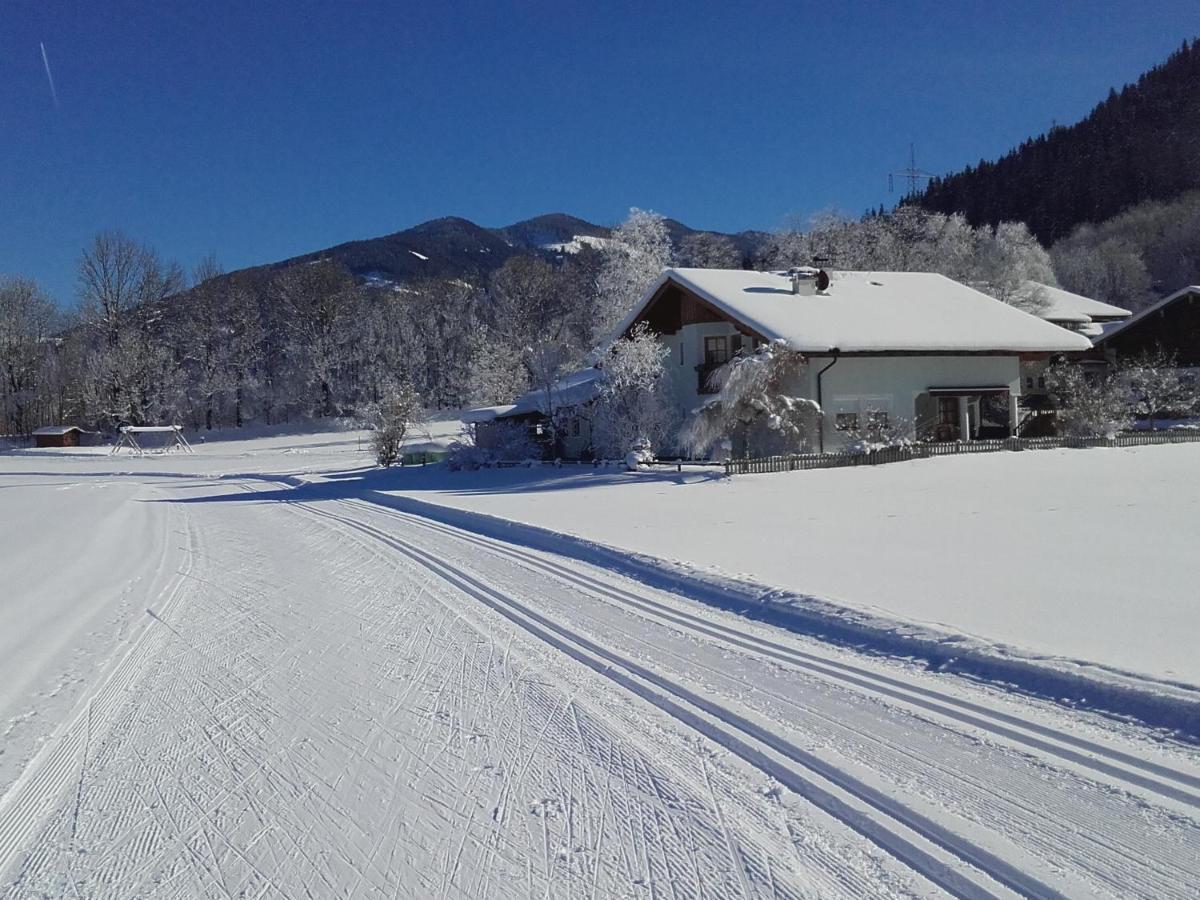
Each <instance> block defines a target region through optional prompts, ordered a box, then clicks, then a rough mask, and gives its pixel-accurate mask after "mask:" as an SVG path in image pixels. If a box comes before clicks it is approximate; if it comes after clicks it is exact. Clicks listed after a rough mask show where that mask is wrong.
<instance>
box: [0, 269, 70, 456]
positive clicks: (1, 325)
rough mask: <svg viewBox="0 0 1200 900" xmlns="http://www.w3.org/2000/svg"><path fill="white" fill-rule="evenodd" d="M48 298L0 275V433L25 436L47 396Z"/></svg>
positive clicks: (51, 315) (53, 315)
mask: <svg viewBox="0 0 1200 900" xmlns="http://www.w3.org/2000/svg"><path fill="white" fill-rule="evenodd" d="M57 320H58V313H57V310H56V309H55V306H54V303H53V301H51V300H50V298H49V297H47V296H46V295H45V294H44V293H43V292H42V290H41V288H39V287H38V286H37V284H36V283H35V282H33V281H31V280H29V279H26V278H10V277H6V276H0V435H10V434H28V433H29V432H30V431H32V430H33V429H35V428H37V427H38V425H40V424H42V423H40V422H36V421H35V420H36V418H37V415H38V409H39V407H41V406H43V405H44V404H45V402H46V400H47V399H48V398H47V388H48V375H49V371H48V367H49V364H50V362H51V354H52V353H53V352H54V350H53V349H52V348H51V346H50V337H51V332H52V330H53V328H54V325H55V323H56V322H57Z"/></svg>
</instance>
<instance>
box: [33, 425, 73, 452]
mask: <svg viewBox="0 0 1200 900" xmlns="http://www.w3.org/2000/svg"><path fill="white" fill-rule="evenodd" d="M83 434H84V431H83V429H82V428H80V427H79V426H78V425H47V426H46V427H45V428H39V429H38V430H37V431H35V432H34V433H33V443H34V446H35V447H78V446H79V444H80V438H82V437H83Z"/></svg>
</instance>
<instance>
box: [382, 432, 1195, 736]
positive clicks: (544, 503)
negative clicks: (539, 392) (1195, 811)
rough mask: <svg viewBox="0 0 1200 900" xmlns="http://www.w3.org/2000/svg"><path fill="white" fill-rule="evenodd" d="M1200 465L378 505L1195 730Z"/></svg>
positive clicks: (604, 488)
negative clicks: (1197, 476)
mask: <svg viewBox="0 0 1200 900" xmlns="http://www.w3.org/2000/svg"><path fill="white" fill-rule="evenodd" d="M1198 464H1200V447H1196V446H1191V445H1187V446H1167V447H1146V448H1135V449H1127V450H1100V451H1072V450H1061V451H1045V452H1038V453H1025V454H988V455H981V456H975V457H963V458H950V459H937V460H927V461H920V462H914V463H906V464H902V465H894V466H880V467H878V468H870V469H853V470H829V471H818V472H805V473H795V474H786V475H785V474H781V475H765V476H750V477H742V478H735V479H732V480H729V479H724V478H718V477H715V476H709V475H705V474H700V473H690V474H689V473H686V472H685V473H683V474H676V473H645V474H640V475H637V476H627V475H623V474H616V473H613V472H611V470H610V471H608V472H604V471H600V472H593V471H592V470H590V469H589V470H584V471H579V470H575V469H574V468H573V467H564V468H563V469H546V468H539V469H534V470H527V469H516V470H501V471H483V472H476V473H459V474H455V473H447V472H444V471H442V470H440V469H436V470H424V471H413V470H409V471H405V472H403V473H398V474H397V475H396V476H395V477H394V478H392V479H389V483H390V484H391V488H390V489H389V490H388V491H387V495H386V496H387V497H388V498H389V499H388V500H387V501H386V502H389V503H393V504H400V505H404V506H406V507H407V508H409V509H411V510H413V511H420V512H422V513H423V514H425V515H430V516H433V517H436V518H441V519H443V520H446V521H452V522H454V523H455V524H458V525H460V526H464V527H469V528H472V529H474V530H481V531H487V532H488V533H491V534H494V535H496V536H501V537H504V538H505V539H506V540H511V541H517V542H520V543H527V544H532V545H535V546H538V547H542V548H545V549H552V550H554V551H555V552H559V553H567V554H569V555H573V556H577V557H580V558H584V559H587V560H589V561H591V562H594V563H598V564H601V565H605V566H607V567H609V568H616V569H621V570H623V571H626V572H628V573H630V574H633V575H635V576H636V577H638V578H640V579H643V580H650V581H652V582H653V583H656V584H658V585H660V586H665V587H671V588H672V589H674V590H676V591H679V592H681V593H685V594H687V595H688V596H693V597H695V598H696V599H700V600H703V601H705V602H708V603H712V604H715V605H719V606H723V607H726V608H734V609H738V610H740V611H743V612H745V613H747V614H751V615H755V616H757V617H760V618H766V619H769V620H771V621H774V622H776V623H777V624H783V625H786V626H787V627H790V628H793V629H797V630H801V631H805V632H809V633H819V634H822V635H826V636H828V637H831V638H835V639H838V640H843V641H846V642H849V643H853V644H856V645H859V646H865V647H867V648H871V649H874V650H877V651H879V652H884V653H889V654H894V655H900V656H912V657H916V658H920V659H924V660H927V661H928V662H930V663H931V664H933V665H936V666H938V667H940V668H944V669H948V670H954V671H961V672H965V673H969V674H974V675H979V676H981V677H986V678H989V679H998V680H1002V681H1011V682H1014V683H1016V684H1019V685H1021V686H1022V687H1023V688H1025V689H1028V690H1032V691H1035V692H1037V693H1039V694H1043V695H1047V696H1054V697H1059V698H1066V699H1070V700H1071V701H1072V702H1078V703H1081V704H1084V705H1089V706H1095V707H1099V708H1105V709H1108V710H1110V711H1117V712H1127V713H1129V714H1132V715H1136V716H1138V717H1140V718H1143V719H1145V720H1147V721H1151V722H1155V723H1158V724H1162V725H1166V726H1168V727H1173V728H1180V729H1181V730H1185V731H1187V732H1188V733H1190V734H1193V735H1200V690H1198V689H1197V686H1200V659H1198V658H1197V657H1196V655H1195V653H1194V643H1195V637H1196V634H1197V632H1198V623H1200V601H1197V598H1196V592H1197V583H1198V581H1200V578H1198V575H1200V564H1198V562H1197V559H1196V556H1195V554H1194V551H1193V546H1192V545H1193V543H1194V540H1195V536H1196V530H1197V529H1196V523H1197V522H1198V521H1200V485H1197V483H1196V480H1195V477H1194V473H1195V472H1196V470H1197V466H1198ZM365 484H372V485H374V486H381V485H382V484H383V480H382V479H380V480H368V481H367V482H365ZM417 502H420V503H422V504H428V505H423V506H421V507H417V506H414V505H413V504H414V503H417Z"/></svg>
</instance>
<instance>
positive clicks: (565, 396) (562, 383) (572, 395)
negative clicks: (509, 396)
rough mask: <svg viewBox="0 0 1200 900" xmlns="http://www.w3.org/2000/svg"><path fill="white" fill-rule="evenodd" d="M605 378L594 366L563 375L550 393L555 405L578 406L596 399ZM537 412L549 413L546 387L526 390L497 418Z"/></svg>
mask: <svg viewBox="0 0 1200 900" xmlns="http://www.w3.org/2000/svg"><path fill="white" fill-rule="evenodd" d="M603 378H604V371H603V370H602V369H597V368H596V367H594V366H593V367H592V368H588V369H580V370H579V371H578V372H572V373H571V374H570V375H565V376H563V377H562V378H560V379H559V380H558V381H556V382H555V383H554V385H553V386H552V387H551V388H550V395H551V397H552V398H553V402H554V405H555V407H563V406H578V405H579V404H581V403H587V402H588V401H589V400H592V399H594V398H595V396H596V392H597V391H598V390H599V389H600V381H601V379H603ZM535 412H540V413H542V414H543V415H548V410H547V408H546V391H545V389H544V388H534V389H533V390H532V391H526V392H525V393H524V394H522V395H521V396H520V397H518V398H517V399H516V400H514V401H513V405H512V408H511V409H509V410H508V411H507V412H504V413H500V414H499V415H498V416H497V418H503V417H505V416H521V415H528V414H529V413H535Z"/></svg>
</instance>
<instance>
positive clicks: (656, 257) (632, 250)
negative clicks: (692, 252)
mask: <svg viewBox="0 0 1200 900" xmlns="http://www.w3.org/2000/svg"><path fill="white" fill-rule="evenodd" d="M672 260H673V251H672V247H671V235H670V232H668V231H667V223H666V219H665V218H663V217H662V216H660V215H659V214H658V213H653V212H647V211H645V210H641V209H636V208H635V209H631V210H630V211H629V217H628V218H627V219H626V220H625V221H624V222H622V223H621V224H620V225H618V226H617V227H616V228H615V229H614V230H613V233H612V239H611V240H610V241H609V242H608V243H607V244H605V246H604V263H603V265H602V266H601V269H600V274H599V277H598V278H597V285H596V289H597V295H598V301H597V306H596V318H595V322H594V326H593V331H592V337H593V340H594V341H595V342H597V343H600V342H603V341H604V339H606V338H608V337H610V336H611V332H612V330H613V328H614V327H615V326H616V325H617V323H618V322H620V321H621V319H622V318H623V317H624V316H625V314H626V313H628V312H629V310H630V309H632V308H633V305H634V303H636V302H637V301H638V299H640V298H641V296H642V294H644V293H645V292H646V290H647V289H648V288H649V287H650V286H651V285H652V284H654V282H655V281H656V280H657V279H658V277H659V276H660V275H661V274H662V272H663V269H666V268H668V267H670V266H671V264H672Z"/></svg>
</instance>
